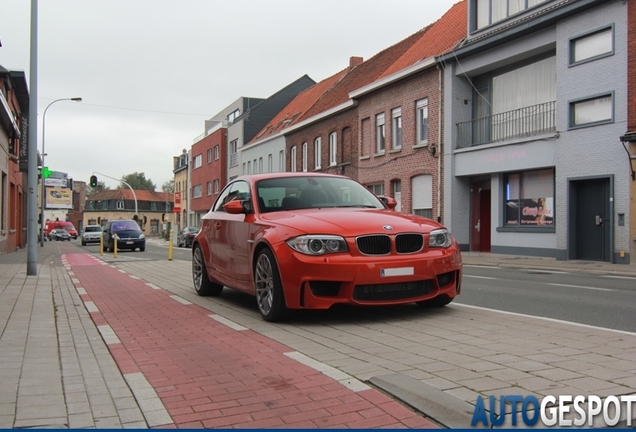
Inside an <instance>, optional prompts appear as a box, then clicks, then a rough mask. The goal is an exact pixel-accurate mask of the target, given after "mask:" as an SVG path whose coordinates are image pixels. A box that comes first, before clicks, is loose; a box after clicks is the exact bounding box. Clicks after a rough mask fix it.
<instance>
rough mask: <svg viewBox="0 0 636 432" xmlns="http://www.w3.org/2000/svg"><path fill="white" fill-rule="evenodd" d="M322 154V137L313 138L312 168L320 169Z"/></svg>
mask: <svg viewBox="0 0 636 432" xmlns="http://www.w3.org/2000/svg"><path fill="white" fill-rule="evenodd" d="M321 154H322V138H320V137H318V138H316V139H315V140H314V168H315V169H320V159H321Z"/></svg>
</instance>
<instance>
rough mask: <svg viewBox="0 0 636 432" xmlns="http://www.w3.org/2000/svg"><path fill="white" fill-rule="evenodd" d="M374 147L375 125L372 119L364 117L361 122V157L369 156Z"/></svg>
mask: <svg viewBox="0 0 636 432" xmlns="http://www.w3.org/2000/svg"><path fill="white" fill-rule="evenodd" d="M371 149H373V125H372V124H371V119H368V118H365V119H362V123H361V124H360V157H369V155H370V154H371V153H372V151H371Z"/></svg>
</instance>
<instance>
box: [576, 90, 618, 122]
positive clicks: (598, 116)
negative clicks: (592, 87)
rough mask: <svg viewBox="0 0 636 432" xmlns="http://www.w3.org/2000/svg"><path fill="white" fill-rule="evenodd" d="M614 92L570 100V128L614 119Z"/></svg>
mask: <svg viewBox="0 0 636 432" xmlns="http://www.w3.org/2000/svg"><path fill="white" fill-rule="evenodd" d="M613 99H614V94H613V93H611V94H605V95H601V96H594V97H591V98H587V99H581V100H577V101H572V102H570V129H574V128H577V127H585V126H595V125H598V124H605V123H612V122H613V121H614V101H613Z"/></svg>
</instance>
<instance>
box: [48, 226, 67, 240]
mask: <svg viewBox="0 0 636 432" xmlns="http://www.w3.org/2000/svg"><path fill="white" fill-rule="evenodd" d="M52 240H55V241H62V240H68V241H71V235H70V234H69V233H68V231H66V230H65V229H64V228H55V229H54V230H52V231H51V232H50V233H49V241H52Z"/></svg>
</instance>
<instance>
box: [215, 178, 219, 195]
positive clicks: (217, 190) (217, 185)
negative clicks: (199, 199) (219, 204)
mask: <svg viewBox="0 0 636 432" xmlns="http://www.w3.org/2000/svg"><path fill="white" fill-rule="evenodd" d="M214 193H215V194H218V193H219V181H218V180H214Z"/></svg>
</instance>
